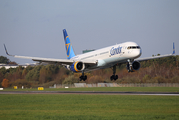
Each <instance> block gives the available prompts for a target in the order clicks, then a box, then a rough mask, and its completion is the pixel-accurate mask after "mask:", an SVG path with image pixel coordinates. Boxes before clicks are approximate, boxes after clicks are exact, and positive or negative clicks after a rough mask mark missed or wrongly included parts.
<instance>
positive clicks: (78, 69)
mask: <svg viewBox="0 0 179 120" xmlns="http://www.w3.org/2000/svg"><path fill="white" fill-rule="evenodd" d="M84 69H85V64H84V63H83V62H81V61H77V62H75V63H73V64H72V65H71V66H70V70H71V71H73V72H81V71H83V70H84Z"/></svg>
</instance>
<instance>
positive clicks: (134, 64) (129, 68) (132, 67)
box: [126, 61, 140, 72]
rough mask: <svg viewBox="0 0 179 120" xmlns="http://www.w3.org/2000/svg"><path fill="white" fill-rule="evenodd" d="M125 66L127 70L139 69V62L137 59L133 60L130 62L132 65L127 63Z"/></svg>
mask: <svg viewBox="0 0 179 120" xmlns="http://www.w3.org/2000/svg"><path fill="white" fill-rule="evenodd" d="M126 67H127V70H128V71H129V72H133V70H139V69H140V63H139V62H138V61H134V62H132V66H130V65H129V63H128V64H127V66H126Z"/></svg>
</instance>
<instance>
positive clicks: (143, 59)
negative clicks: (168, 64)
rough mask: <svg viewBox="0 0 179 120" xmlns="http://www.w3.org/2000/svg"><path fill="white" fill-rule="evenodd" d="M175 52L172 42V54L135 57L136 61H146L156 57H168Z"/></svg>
mask: <svg viewBox="0 0 179 120" xmlns="http://www.w3.org/2000/svg"><path fill="white" fill-rule="evenodd" d="M174 54H175V44H174V43H173V53H172V54H167V55H160V56H154V57H146V58H138V59H135V60H137V61H139V62H140V61H146V60H152V59H157V58H163V57H170V56H173V55H174Z"/></svg>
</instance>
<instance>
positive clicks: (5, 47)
mask: <svg viewBox="0 0 179 120" xmlns="http://www.w3.org/2000/svg"><path fill="white" fill-rule="evenodd" d="M4 49H5V51H6V54H7V55H9V53H8V52H7V49H6V45H5V44H4Z"/></svg>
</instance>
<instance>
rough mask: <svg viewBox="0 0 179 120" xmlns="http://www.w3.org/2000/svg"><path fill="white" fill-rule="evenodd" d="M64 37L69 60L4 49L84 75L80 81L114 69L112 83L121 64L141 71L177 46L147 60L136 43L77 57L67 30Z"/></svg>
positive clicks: (64, 31)
mask: <svg viewBox="0 0 179 120" xmlns="http://www.w3.org/2000/svg"><path fill="white" fill-rule="evenodd" d="M63 36H64V41H65V48H66V54H67V59H52V58H40V57H28V56H18V55H10V54H9V53H8V52H7V49H6V46H5V44H4V48H5V51H6V54H7V55H9V56H13V57H15V58H24V59H32V60H33V61H37V62H39V63H48V64H55V65H63V66H65V67H66V68H67V69H68V70H70V71H72V72H76V73H82V75H81V76H80V77H79V78H80V81H81V80H83V81H85V80H87V76H86V75H85V74H84V73H85V72H89V71H92V70H98V69H105V68H112V70H113V75H112V76H111V77H110V79H111V81H112V80H117V79H118V75H116V66H120V65H121V64H126V63H127V65H126V68H127V70H128V72H134V71H137V70H139V69H140V62H141V61H147V60H151V59H157V58H163V57H169V56H173V55H174V54H175V45H174V43H173V53H172V54H166V55H160V56H154V57H147V58H139V57H140V56H141V54H142V49H141V47H140V46H139V45H138V44H137V43H135V42H124V43H121V44H116V45H113V46H109V47H105V48H102V49H98V50H95V51H91V52H87V53H84V54H80V55H76V54H75V52H74V50H73V47H72V44H71V42H70V39H69V36H68V34H67V31H66V29H63Z"/></svg>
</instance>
